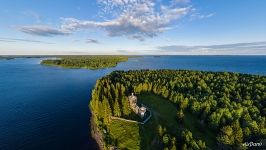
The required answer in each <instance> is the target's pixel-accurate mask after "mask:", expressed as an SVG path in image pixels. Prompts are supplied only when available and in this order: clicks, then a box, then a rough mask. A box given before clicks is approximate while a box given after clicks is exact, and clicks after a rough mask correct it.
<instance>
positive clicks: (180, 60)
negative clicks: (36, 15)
mask: <svg viewBox="0 0 266 150" xmlns="http://www.w3.org/2000/svg"><path fill="white" fill-rule="evenodd" d="M41 60H42V59H41V58H17V59H13V60H0V150H18V149H21V150H37V149H38V150H61V149H64V150H83V149H95V143H94V142H93V140H92V139H91V137H90V131H89V119H90V118H89V117H90V115H89V108H88V103H89V100H90V96H91V95H90V94H91V90H92V88H93V86H94V84H95V82H96V80H97V79H99V78H101V77H102V76H104V75H106V74H108V73H110V72H112V71H113V70H131V69H132V70H133V69H189V70H207V71H230V72H240V73H249V74H258V75H266V56H163V57H152V56H145V57H137V58H130V60H129V61H128V62H124V63H120V64H119V65H118V66H117V67H115V68H109V69H101V70H85V69H64V68H60V67H48V66H43V65H40V64H39V63H40V61H41Z"/></svg>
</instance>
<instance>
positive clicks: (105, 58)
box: [41, 55, 129, 69]
mask: <svg viewBox="0 0 266 150" xmlns="http://www.w3.org/2000/svg"><path fill="white" fill-rule="evenodd" d="M128 58H129V56H118V55H115V56H109V55H99V56H93V55H88V56H59V57H57V58H56V59H51V58H50V59H45V60H43V61H42V62H41V64H42V65H49V66H60V67H64V68H85V69H103V68H110V67H115V66H116V65H117V64H118V63H120V62H125V61H127V60H128Z"/></svg>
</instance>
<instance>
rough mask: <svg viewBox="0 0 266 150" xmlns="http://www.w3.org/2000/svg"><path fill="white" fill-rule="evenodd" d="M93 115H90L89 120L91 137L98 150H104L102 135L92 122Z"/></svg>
mask: <svg viewBox="0 0 266 150" xmlns="http://www.w3.org/2000/svg"><path fill="white" fill-rule="evenodd" d="M93 118H94V115H93V114H92V116H91V120H90V126H91V136H92V138H93V139H94V140H95V141H96V143H97V145H98V149H99V150H104V141H103V138H102V137H103V136H102V133H101V132H100V131H99V129H98V128H97V126H96V124H95V122H94V121H93Z"/></svg>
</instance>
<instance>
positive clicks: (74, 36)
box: [0, 0, 266, 55]
mask: <svg viewBox="0 0 266 150" xmlns="http://www.w3.org/2000/svg"><path fill="white" fill-rule="evenodd" d="M0 3H1V5H0V19H1V20H2V21H1V22H0V44H1V46H0V55H10V54H16V55H23V54H24V55H28V54H177V55H230V54H232V55H234V54H236V55H266V29H265V27H266V9H265V7H266V1H263V0H244V1H243V0H233V1H230V2H229V1H225V0H198V1H196V0H194V1H193V0H75V1H74V0H69V1H52V0H45V1H42V0H27V1H21V0H13V1H10V0H0Z"/></svg>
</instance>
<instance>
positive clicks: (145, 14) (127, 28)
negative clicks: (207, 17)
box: [20, 0, 191, 41]
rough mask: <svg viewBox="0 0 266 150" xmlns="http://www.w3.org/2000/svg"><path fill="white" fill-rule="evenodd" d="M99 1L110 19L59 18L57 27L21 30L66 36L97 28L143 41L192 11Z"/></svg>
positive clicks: (146, 1)
mask: <svg viewBox="0 0 266 150" xmlns="http://www.w3.org/2000/svg"><path fill="white" fill-rule="evenodd" d="M98 2H99V4H100V5H101V6H102V11H103V12H104V13H106V14H114V15H111V16H112V17H111V18H110V19H109V20H104V21H92V20H79V19H76V18H61V19H62V24H61V27H60V28H58V29H56V28H51V27H47V26H23V27H21V28H20V31H22V32H25V33H29V34H35V35H44V36H49V35H65V34H69V33H73V32H75V31H77V30H80V29H93V28H100V29H102V30H103V31H105V32H106V33H107V35H108V36H111V37H114V36H124V37H127V38H129V39H138V40H140V41H143V40H144V39H145V38H151V37H154V36H157V35H158V34H159V33H161V32H163V31H165V30H167V29H169V27H171V24H172V23H173V22H175V21H178V20H179V19H181V18H182V17H183V16H185V15H187V14H188V13H189V12H190V10H191V7H190V6H182V7H179V6H178V5H172V4H169V5H167V6H164V5H162V4H160V3H158V2H156V0H98ZM113 12H115V13H113ZM109 16H110V15H109ZM45 31H46V32H47V33H45Z"/></svg>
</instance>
